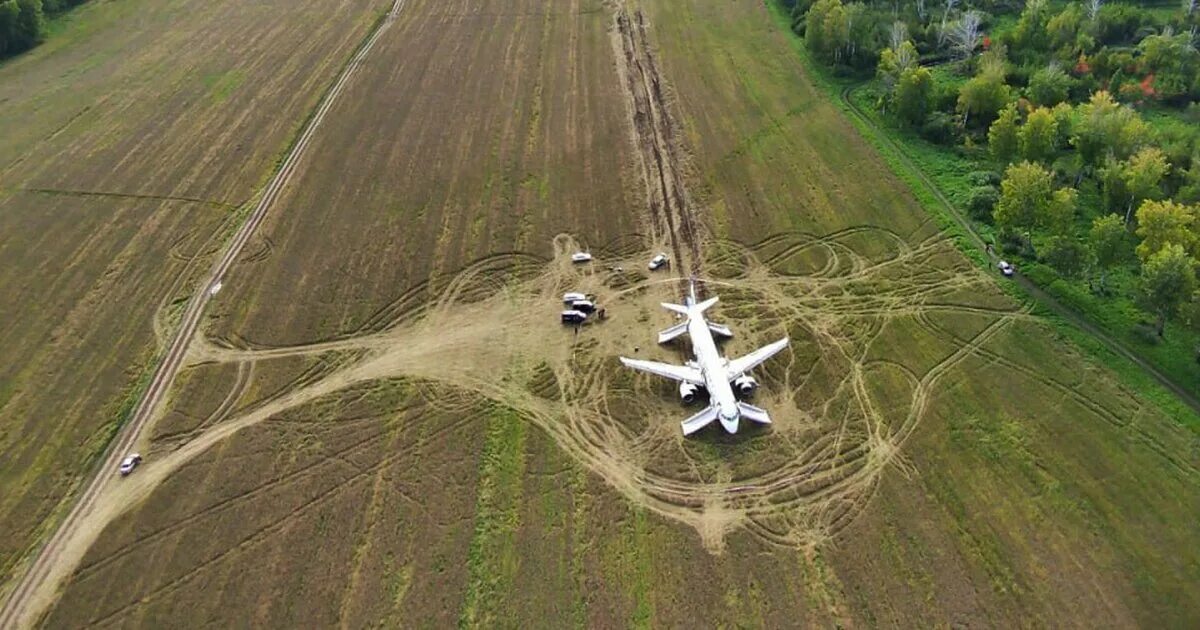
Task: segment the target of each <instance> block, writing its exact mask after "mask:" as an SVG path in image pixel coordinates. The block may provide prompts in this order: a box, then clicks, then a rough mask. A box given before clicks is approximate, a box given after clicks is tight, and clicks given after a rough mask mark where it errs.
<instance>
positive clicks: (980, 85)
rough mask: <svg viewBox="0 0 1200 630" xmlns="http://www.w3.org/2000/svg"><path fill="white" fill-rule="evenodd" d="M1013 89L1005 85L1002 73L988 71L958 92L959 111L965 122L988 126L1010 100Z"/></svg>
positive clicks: (970, 81)
mask: <svg viewBox="0 0 1200 630" xmlns="http://www.w3.org/2000/svg"><path fill="white" fill-rule="evenodd" d="M1011 97H1012V89H1011V88H1009V87H1008V85H1006V84H1005V83H1004V74H1003V73H1002V72H995V71H991V70H989V71H986V72H981V73H980V74H978V75H976V76H974V77H972V78H971V79H970V80H969V81H967V82H966V83H964V84H963V86H962V87H961V88H960V89H959V91H958V111H959V113H961V114H962V115H963V122H964V123H967V122H970V121H971V120H975V121H977V122H978V123H979V124H981V125H986V124H988V123H990V122H991V121H992V119H994V118H995V117H996V114H997V112H999V111H1000V109H1001V108H1002V107H1004V106H1005V105H1006V104H1007V103H1008V102H1009V101H1010V100H1012V98H1011Z"/></svg>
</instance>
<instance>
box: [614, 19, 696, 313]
mask: <svg viewBox="0 0 1200 630" xmlns="http://www.w3.org/2000/svg"><path fill="white" fill-rule="evenodd" d="M613 37H614V42H613V47H614V52H615V57H616V60H617V70H618V75H619V77H620V79H621V80H622V82H623V83H624V84H625V89H626V103H627V105H628V108H629V111H630V115H631V117H632V119H633V138H634V145H635V147H636V148H637V151H638V156H639V158H640V159H639V161H640V163H641V166H642V178H643V180H644V182H645V185H646V196H647V202H648V205H649V210H650V227H651V229H650V237H651V240H653V241H654V242H655V243H656V244H657V243H659V242H662V241H664V240H665V241H666V242H667V243H668V244H669V246H670V248H671V253H672V254H673V261H674V264H675V265H676V266H677V270H678V273H679V276H680V278H681V279H682V278H687V277H689V276H692V275H698V274H699V273H700V271H701V269H700V264H701V260H702V256H701V250H700V245H701V237H700V228H699V226H698V221H697V219H696V216H695V209H694V208H693V207H692V205H691V204H690V203H689V197H688V194H687V186H686V185H685V182H684V167H683V158H682V153H683V149H682V147H681V146H680V144H679V140H678V139H677V138H678V137H679V134H678V133H677V131H676V125H675V123H674V122H673V121H672V120H671V115H670V111H669V109H668V107H667V102H666V96H665V92H664V82H663V80H662V77H661V75H660V74H659V71H658V65H657V63H656V62H655V60H654V56H653V55H652V54H651V52H650V42H649V38H648V37H647V34H646V20H645V16H644V15H643V14H642V11H641V10H640V9H634V10H633V13H632V15H631V14H630V12H629V11H628V10H626V9H624V8H620V9H618V10H617V12H616V18H615V29H614V35H613ZM680 288H681V289H682V290H683V291H685V292H686V288H685V286H684V283H680Z"/></svg>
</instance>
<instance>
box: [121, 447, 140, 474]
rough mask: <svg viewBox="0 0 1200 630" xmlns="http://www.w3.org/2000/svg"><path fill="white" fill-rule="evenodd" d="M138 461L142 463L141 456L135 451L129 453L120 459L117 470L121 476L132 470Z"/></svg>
mask: <svg viewBox="0 0 1200 630" xmlns="http://www.w3.org/2000/svg"><path fill="white" fill-rule="evenodd" d="M140 463H142V456H141V455H138V454H137V453H130V454H129V455H128V456H127V457H126V458H125V459H123V460H121V467H120V468H119V469H118V470H120V471H121V476H122V477H124V476H126V475H128V474H129V473H131V472H133V469H134V468H137V466H138V464H140Z"/></svg>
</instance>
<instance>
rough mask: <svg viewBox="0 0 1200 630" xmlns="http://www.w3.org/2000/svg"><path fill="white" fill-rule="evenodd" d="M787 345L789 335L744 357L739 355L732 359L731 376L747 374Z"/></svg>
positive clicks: (730, 364)
mask: <svg viewBox="0 0 1200 630" xmlns="http://www.w3.org/2000/svg"><path fill="white" fill-rule="evenodd" d="M787 345H788V340H787V337H784V338H783V339H780V340H779V341H776V342H775V343H769V344H767V345H765V346H763V347H761V348H759V349H758V350H755V351H754V352H751V353H750V354H747V355H746V356H744V357H738V358H736V359H734V360H732V361H730V362H729V368H728V372H729V376H730V378H736V377H738V376H741V375H742V374H745V373H746V372H749V371H750V370H752V369H754V368H755V367H757V366H758V364H760V363H762V362H763V361H766V360H767V359H770V358H771V357H772V356H775V353H776V352H779V351H780V350H783V349H784V348H786V347H787Z"/></svg>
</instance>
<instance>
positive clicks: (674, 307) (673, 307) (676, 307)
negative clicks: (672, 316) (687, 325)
mask: <svg viewBox="0 0 1200 630" xmlns="http://www.w3.org/2000/svg"><path fill="white" fill-rule="evenodd" d="M660 304H662V307H663V308H665V309H667V310H668V311H671V312H673V313H679V314H680V315H683V316H684V317H687V315H688V309H687V307H686V306H683V305H682V304H671V303H670V302H660Z"/></svg>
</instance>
